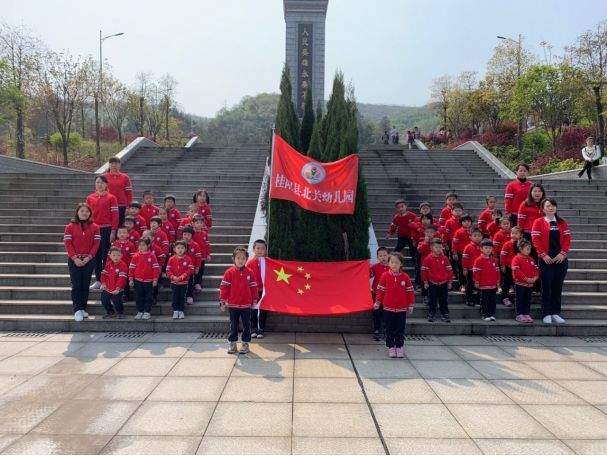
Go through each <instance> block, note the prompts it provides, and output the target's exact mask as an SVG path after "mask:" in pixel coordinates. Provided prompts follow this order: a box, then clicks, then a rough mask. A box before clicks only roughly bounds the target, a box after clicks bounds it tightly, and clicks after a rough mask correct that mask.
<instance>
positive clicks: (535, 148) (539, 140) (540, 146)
mask: <svg viewBox="0 0 607 456" xmlns="http://www.w3.org/2000/svg"><path fill="white" fill-rule="evenodd" d="M523 144H524V148H525V149H529V150H531V151H532V152H533V154H534V155H535V156H538V155H541V154H543V153H544V152H546V151H547V150H548V149H549V148H550V146H551V145H552V141H551V139H550V135H548V133H547V132H546V131H545V130H542V129H541V128H537V129H535V130H533V131H530V132H529V133H526V134H525V136H524V137H523Z"/></svg>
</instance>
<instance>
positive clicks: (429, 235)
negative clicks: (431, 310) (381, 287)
mask: <svg viewBox="0 0 607 456" xmlns="http://www.w3.org/2000/svg"><path fill="white" fill-rule="evenodd" d="M423 217H426V216H422V219H423ZM437 231H438V230H437V228H436V226H435V225H429V226H427V227H426V229H425V230H424V238H423V239H422V240H421V241H420V242H419V244H417V270H416V271H415V281H416V283H418V284H419V286H420V287H421V292H422V301H423V303H424V304H428V290H426V289H425V288H424V287H423V283H422V263H423V262H424V259H425V258H426V257H427V256H428V255H430V253H431V250H430V241H431V240H432V239H434V238H437V237H438V233H437Z"/></svg>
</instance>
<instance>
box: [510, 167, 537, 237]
mask: <svg viewBox="0 0 607 456" xmlns="http://www.w3.org/2000/svg"><path fill="white" fill-rule="evenodd" d="M528 175H529V165H527V164H525V163H520V164H519V165H518V166H517V167H516V179H515V180H513V181H511V182H509V183H508V185H506V190H505V191H504V209H505V211H506V217H507V218H509V219H510V224H511V225H512V226H515V225H516V223H517V215H518V208H519V207H520V206H521V203H522V202H523V201H525V198H527V195H528V194H529V189H530V188H531V186H532V185H533V182H531V181H529V180H527V176H528Z"/></svg>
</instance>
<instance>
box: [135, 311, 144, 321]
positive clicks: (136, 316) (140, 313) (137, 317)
mask: <svg viewBox="0 0 607 456" xmlns="http://www.w3.org/2000/svg"><path fill="white" fill-rule="evenodd" d="M141 318H143V312H137V315H135V320H141Z"/></svg>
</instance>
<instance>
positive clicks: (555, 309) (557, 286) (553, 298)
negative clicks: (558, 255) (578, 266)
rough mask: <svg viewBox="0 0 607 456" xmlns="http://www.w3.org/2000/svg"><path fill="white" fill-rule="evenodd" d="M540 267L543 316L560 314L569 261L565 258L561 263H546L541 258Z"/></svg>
mask: <svg viewBox="0 0 607 456" xmlns="http://www.w3.org/2000/svg"><path fill="white" fill-rule="evenodd" d="M539 267H540V277H541V278H542V316H544V317H545V316H546V315H560V314H561V295H562V294H563V282H564V281H565V276H566V275H567V269H569V261H568V260H567V259H565V261H563V262H562V263H559V264H546V263H544V261H543V260H541V259H540V261H539Z"/></svg>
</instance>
